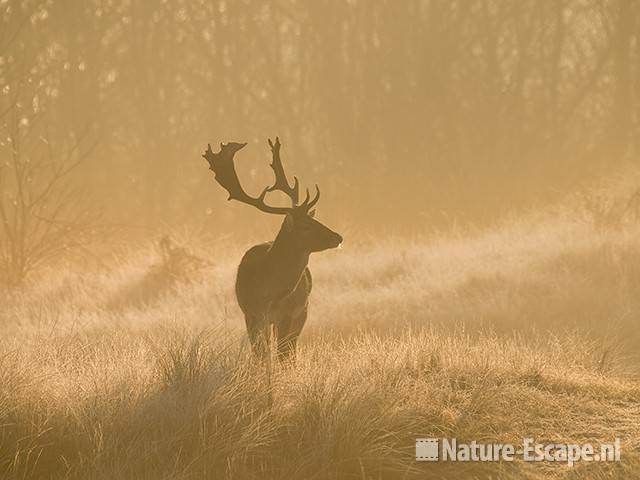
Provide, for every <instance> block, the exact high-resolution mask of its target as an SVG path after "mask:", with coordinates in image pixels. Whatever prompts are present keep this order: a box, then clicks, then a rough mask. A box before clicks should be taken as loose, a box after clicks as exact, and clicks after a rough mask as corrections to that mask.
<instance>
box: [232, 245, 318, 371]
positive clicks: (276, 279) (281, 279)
mask: <svg viewBox="0 0 640 480" xmlns="http://www.w3.org/2000/svg"><path fill="white" fill-rule="evenodd" d="M285 253H286V252H284V251H278V248H277V245H276V243H275V242H268V243H263V244H260V245H256V246H255V247H253V248H251V249H250V250H249V251H247V253H245V255H244V257H243V258H242V261H241V262H240V266H239V267H238V275H237V277H236V297H237V299H238V304H239V305H240V308H241V310H242V312H243V313H244V316H245V322H246V325H247V332H248V334H249V340H250V341H251V345H252V346H253V349H254V352H255V353H256V354H257V355H259V356H261V355H264V354H265V353H266V352H264V351H263V350H264V349H265V347H266V345H267V341H268V340H269V335H273V337H274V340H275V341H276V342H277V349H278V357H279V358H281V359H284V358H287V357H289V356H290V355H291V354H292V353H294V352H295V348H296V343H297V339H298V335H300V332H301V331H302V327H303V326H304V323H305V321H306V320H307V308H308V305H309V294H310V293H311V286H312V282H311V272H310V271H309V268H308V267H307V262H308V260H309V255H308V254H307V255H305V254H298V255H291V256H285V255H283V254H285ZM283 266H284V267H285V268H283Z"/></svg>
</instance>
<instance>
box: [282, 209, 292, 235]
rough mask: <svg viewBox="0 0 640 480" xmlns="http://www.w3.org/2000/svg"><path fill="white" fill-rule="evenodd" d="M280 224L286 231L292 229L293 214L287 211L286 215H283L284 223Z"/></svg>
mask: <svg viewBox="0 0 640 480" xmlns="http://www.w3.org/2000/svg"><path fill="white" fill-rule="evenodd" d="M282 225H283V226H284V229H285V230H286V231H287V232H290V231H291V230H293V215H291V214H290V213H287V215H285V217H284V223H283V224H282Z"/></svg>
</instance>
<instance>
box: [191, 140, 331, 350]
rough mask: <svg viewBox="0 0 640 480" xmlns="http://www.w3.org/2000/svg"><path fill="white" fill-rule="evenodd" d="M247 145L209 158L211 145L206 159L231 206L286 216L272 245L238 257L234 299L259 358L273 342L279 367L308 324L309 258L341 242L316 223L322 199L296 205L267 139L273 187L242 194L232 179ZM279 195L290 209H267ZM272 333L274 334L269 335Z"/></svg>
mask: <svg viewBox="0 0 640 480" xmlns="http://www.w3.org/2000/svg"><path fill="white" fill-rule="evenodd" d="M245 145H246V143H234V142H230V143H227V144H226V145H225V144H222V143H221V144H220V152H218V153H213V151H212V150H211V145H209V146H208V148H207V150H206V152H205V153H204V155H202V156H203V157H204V158H205V160H207V162H208V163H209V169H210V170H213V172H214V173H215V179H216V181H217V182H218V183H219V184H220V185H221V186H222V187H223V188H224V189H225V190H227V192H229V198H228V199H229V200H237V201H239V202H242V203H246V204H247V205H252V206H254V207H256V208H257V209H258V210H260V211H262V212H265V213H272V214H277V215H284V216H285V217H284V221H283V222H282V226H281V227H280V231H279V232H278V235H277V236H276V238H275V240H274V241H272V242H267V243H262V244H259V245H255V246H254V247H252V248H250V249H249V250H248V251H247V252H246V253H245V254H244V256H243V257H242V261H241V262H240V266H239V267H238V273H237V277H236V297H237V299H238V304H239V305H240V308H241V309H242V312H243V313H244V317H245V321H246V325H247V331H248V334H249V340H250V341H251V346H252V348H253V351H254V353H255V354H256V356H258V357H259V358H262V357H264V356H265V355H266V354H267V353H268V351H269V350H268V345H269V343H268V342H269V339H270V338H272V337H271V333H273V339H274V340H275V341H276V342H277V343H276V345H277V351H278V358H279V359H280V360H281V361H283V360H286V359H288V358H290V357H295V351H296V342H297V340H298V336H299V335H300V332H301V331H302V327H303V326H304V323H305V321H306V319H307V309H308V305H309V294H310V293H311V272H310V271H309V268H308V266H307V264H308V262H309V255H310V254H311V253H313V252H320V251H323V250H327V249H329V248H335V247H338V246H339V245H340V244H341V243H342V237H341V236H340V235H338V234H337V233H336V232H334V231H332V230H330V229H329V228H328V227H326V226H325V225H323V224H321V223H320V222H318V221H317V220H315V219H314V218H313V217H314V213H315V210H313V207H314V206H315V205H316V203H318V200H319V198H320V189H319V188H318V186H317V185H316V194H315V196H314V198H313V199H310V197H309V190H308V189H307V192H306V197H305V199H304V201H303V202H302V203H299V201H298V200H299V199H298V190H299V188H298V187H299V183H298V179H297V178H296V177H293V179H294V182H293V186H292V185H291V184H290V183H289V181H288V180H287V176H286V174H285V172H284V168H283V166H282V160H281V159H280V140H279V138H278V137H276V141H275V143H274V142H272V141H271V139H269V146H270V147H271V154H272V158H273V161H272V163H271V168H272V169H273V172H274V174H275V181H274V184H273V185H272V186H270V187H269V186H267V187H265V188H264V190H262V193H260V195H258V196H257V197H252V196H250V195H249V194H248V193H246V192H245V191H244V189H243V188H242V186H241V185H240V180H239V179H238V175H237V173H236V169H235V164H234V163H233V157H234V155H235V154H236V152H237V151H238V150H240V149H242V148H244V146H245ZM274 191H280V192H282V193H284V194H285V195H287V196H288V197H289V198H290V199H291V207H276V206H272V205H267V204H266V203H265V197H266V195H267V193H269V192H274ZM272 329H273V332H272Z"/></svg>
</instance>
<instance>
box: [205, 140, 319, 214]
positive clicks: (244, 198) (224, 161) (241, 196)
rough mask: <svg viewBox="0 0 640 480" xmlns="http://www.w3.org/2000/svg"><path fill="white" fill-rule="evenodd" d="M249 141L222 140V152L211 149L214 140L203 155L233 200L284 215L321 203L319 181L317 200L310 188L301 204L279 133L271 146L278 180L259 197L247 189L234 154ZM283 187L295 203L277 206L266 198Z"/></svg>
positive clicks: (274, 170)
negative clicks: (285, 162) (284, 163)
mask: <svg viewBox="0 0 640 480" xmlns="http://www.w3.org/2000/svg"><path fill="white" fill-rule="evenodd" d="M246 145H247V144H246V143H236V142H229V143H227V144H226V145H225V144H223V143H221V144H220V152H218V153H213V151H212V150H211V144H209V145H208V146H207V150H206V151H205V152H204V154H203V155H202V156H203V158H204V159H205V160H206V161H207V162H208V163H209V169H210V170H212V171H213V172H214V173H215V178H216V181H217V182H218V183H219V184H220V185H221V186H222V187H223V188H224V189H225V190H226V191H227V192H229V200H238V201H239V202H242V203H246V204H248V205H253V206H254V207H256V208H257V209H258V210H260V211H262V212H266V213H274V214H280V215H284V214H287V213H289V212H291V211H293V210H294V209H296V210H298V209H300V210H303V211H305V212H308V211H309V210H311V208H313V206H314V205H315V204H316V203H318V200H319V199H320V189H319V188H318V185H316V195H315V197H314V198H313V200H311V201H310V199H309V190H308V189H307V192H306V198H305V200H304V202H303V203H302V204H300V205H298V190H299V184H298V179H297V178H296V177H293V179H294V182H293V186H291V185H290V184H289V181H288V180H287V176H286V174H285V172H284V167H283V166H282V160H281V159H280V139H279V138H278V137H276V141H275V143H274V142H272V141H271V139H269V146H270V147H271V153H272V156H273V161H272V162H271V168H272V169H273V173H274V174H275V182H274V184H273V185H272V186H271V187H269V186H267V187H265V188H264V190H262V193H260V195H258V196H257V197H252V196H251V195H249V194H248V193H247V192H245V191H244V189H243V188H242V185H240V180H239V179H238V174H237V173H236V169H235V164H234V163H233V157H234V155H235V154H236V152H237V151H238V150H240V149H242V148H244V147H245V146H246ZM276 190H277V191H281V192H283V193H284V194H285V195H287V196H288V197H289V198H290V199H291V207H274V206H272V205H267V204H266V203H265V202H264V199H265V196H266V195H267V193H269V192H274V191H276Z"/></svg>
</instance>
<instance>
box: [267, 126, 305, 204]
mask: <svg viewBox="0 0 640 480" xmlns="http://www.w3.org/2000/svg"><path fill="white" fill-rule="evenodd" d="M268 140H269V146H270V147H271V155H272V156H273V160H272V162H271V168H272V169H273V173H274V174H275V177H276V180H275V182H274V184H273V186H272V187H269V189H268V191H269V192H273V191H275V190H279V191H281V192H283V193H284V194H286V195H287V196H288V197H289V198H290V199H291V206H292V207H295V206H296V205H298V187H299V185H298V177H296V176H295V175H294V177H293V187H292V186H290V185H289V180H287V175H286V174H285V173H284V167H283V166H282V160H280V138H279V137H276V142H275V143H273V142H272V141H271V139H270V138H269V139H268Z"/></svg>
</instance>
